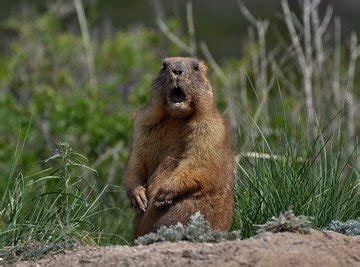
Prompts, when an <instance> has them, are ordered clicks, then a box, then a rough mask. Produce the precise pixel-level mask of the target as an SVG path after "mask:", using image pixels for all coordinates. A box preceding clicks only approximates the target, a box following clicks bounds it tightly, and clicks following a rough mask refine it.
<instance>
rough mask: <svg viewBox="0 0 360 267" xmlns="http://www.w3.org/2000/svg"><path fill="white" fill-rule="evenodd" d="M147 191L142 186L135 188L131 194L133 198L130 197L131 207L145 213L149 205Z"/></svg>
mask: <svg viewBox="0 0 360 267" xmlns="http://www.w3.org/2000/svg"><path fill="white" fill-rule="evenodd" d="M145 192H146V189H145V187H143V186H142V185H140V186H137V187H135V188H134V189H133V190H132V192H131V196H130V200H131V205H132V206H133V207H134V208H136V209H138V210H140V211H142V212H144V211H145V210H146V208H147V205H148V200H147V197H146V194H145Z"/></svg>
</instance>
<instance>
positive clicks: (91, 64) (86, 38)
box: [74, 0, 97, 87]
mask: <svg viewBox="0 0 360 267" xmlns="http://www.w3.org/2000/svg"><path fill="white" fill-rule="evenodd" d="M74 5H75V8H76V14H77V17H78V20H79V25H80V31H81V36H82V39H83V43H84V48H85V55H86V61H87V67H88V70H89V78H90V84H91V86H92V87H95V86H96V85H97V79H96V71H95V61H94V53H93V49H92V45H91V40H90V34H89V28H88V26H87V22H86V17H85V12H84V7H83V4H82V1H81V0H74Z"/></svg>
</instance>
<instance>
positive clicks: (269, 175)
mask: <svg viewBox="0 0 360 267" xmlns="http://www.w3.org/2000/svg"><path fill="white" fill-rule="evenodd" d="M264 138H265V137H264ZM281 140H282V143H281V144H274V143H273V144H272V140H271V138H270V139H269V140H264V143H265V145H264V146H256V147H255V148H254V151H257V152H259V153H264V154H266V155H267V156H268V157H267V158H254V157H242V159H241V160H240V162H239V163H238V171H237V175H236V179H235V189H234V197H235V214H234V222H233V229H241V230H242V234H243V237H249V236H252V235H254V234H255V232H256V228H255V226H254V225H257V224H263V223H265V222H266V221H267V220H269V219H270V218H271V217H272V216H275V215H278V214H280V213H283V212H285V211H286V210H287V209H288V208H289V207H292V209H293V211H294V213H295V214H296V215H306V216H311V217H313V227H318V228H322V227H325V226H327V225H328V224H329V223H330V222H331V221H332V220H335V219H336V220H341V221H346V220H348V219H351V218H358V217H359V216H360V205H359V204H360V202H359V196H360V195H359V192H360V191H359V189H360V188H359V172H358V170H357V168H356V164H357V160H358V147H357V146H356V149H355V150H354V151H353V153H352V154H351V155H350V156H348V157H347V158H346V157H344V156H343V155H342V153H344V150H345V149H344V146H343V141H342V134H341V129H339V130H337V131H336V132H333V133H332V134H329V135H326V134H325V133H324V131H323V132H321V133H319V135H318V136H317V138H316V140H315V141H313V142H310V141H308V140H298V143H297V145H291V142H290V140H289V137H288V135H287V133H284V134H283V135H282V137H281ZM279 155H281V156H279Z"/></svg>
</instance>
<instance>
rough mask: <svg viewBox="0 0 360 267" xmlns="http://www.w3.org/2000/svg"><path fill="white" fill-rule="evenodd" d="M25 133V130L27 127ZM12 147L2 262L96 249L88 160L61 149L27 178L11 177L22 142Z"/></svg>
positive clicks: (0, 241) (1, 215)
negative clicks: (74, 249)
mask: <svg viewBox="0 0 360 267" xmlns="http://www.w3.org/2000/svg"><path fill="white" fill-rule="evenodd" d="M29 127H30V125H29ZM29 127H28V129H27V131H26V134H25V138H24V141H23V142H22V143H21V144H20V142H18V145H17V146H16V150H15V156H14V163H13V167H12V170H13V171H12V173H11V176H10V179H9V185H8V186H7V188H6V190H5V194H4V196H3V198H2V201H1V209H0V211H1V212H0V222H1V223H2V225H1V228H0V229H1V232H0V247H3V248H6V249H4V250H3V254H4V257H5V259H12V258H18V259H28V258H36V257H39V256H41V255H43V254H44V253H46V252H48V251H54V250H55V251H58V250H61V249H68V248H72V247H74V246H76V245H80V244H89V245H95V244H97V243H98V242H97V240H96V238H98V237H99V230H100V229H99V226H98V225H94V224H93V222H92V217H93V216H94V215H95V214H96V213H98V212H99V210H98V206H99V203H100V198H101V196H102V193H103V192H104V191H103V192H101V193H100V194H95V193H94V190H93V183H94V182H93V181H91V180H89V179H88V178H85V176H84V173H86V174H87V176H86V177H91V175H89V171H90V172H94V173H96V171H95V170H93V169H91V168H90V167H88V166H87V165H86V162H87V159H86V158H85V157H84V156H83V155H81V154H79V153H77V152H75V151H73V149H72V148H71V146H70V145H69V144H66V143H59V144H58V146H57V150H56V153H55V154H54V155H52V156H51V157H50V158H48V159H46V160H45V161H44V162H45V163H46V164H49V167H48V168H46V169H44V170H42V171H40V172H38V173H35V174H32V175H29V176H24V175H23V174H22V172H19V173H18V174H17V175H15V176H13V175H14V173H15V171H14V170H16V167H17V163H18V162H19V161H20V157H21V152H22V150H23V148H24V144H25V140H26V139H27V135H28V130H29Z"/></svg>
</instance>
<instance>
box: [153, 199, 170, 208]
mask: <svg viewBox="0 0 360 267" xmlns="http://www.w3.org/2000/svg"><path fill="white" fill-rule="evenodd" d="M171 204H172V200H164V201H155V206H156V207H161V206H166V205H171Z"/></svg>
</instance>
